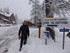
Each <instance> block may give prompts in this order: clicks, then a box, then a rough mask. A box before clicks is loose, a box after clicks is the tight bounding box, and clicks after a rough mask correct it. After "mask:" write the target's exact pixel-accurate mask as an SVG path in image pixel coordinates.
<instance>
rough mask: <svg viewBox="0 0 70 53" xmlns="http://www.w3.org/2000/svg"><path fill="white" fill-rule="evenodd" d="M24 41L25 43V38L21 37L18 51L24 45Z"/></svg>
mask: <svg viewBox="0 0 70 53" xmlns="http://www.w3.org/2000/svg"><path fill="white" fill-rule="evenodd" d="M26 41H27V37H21V42H20V50H21V48H22V45H23V44H24V45H25V44H26Z"/></svg>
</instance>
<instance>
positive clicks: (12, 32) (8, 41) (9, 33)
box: [0, 26, 70, 53]
mask: <svg viewBox="0 0 70 53" xmlns="http://www.w3.org/2000/svg"><path fill="white" fill-rule="evenodd" d="M18 29H19V26H14V27H11V28H9V29H8V30H6V32H5V33H3V34H2V35H0V53H5V51H7V50H8V51H7V53H70V39H69V38H68V37H67V36H65V49H64V50H63V49H62V37H63V35H62V34H63V33H62V32H59V28H55V31H56V42H54V41H53V40H52V39H51V38H48V39H47V45H45V38H44V37H43V36H44V34H43V31H44V28H42V30H41V38H40V39H39V38H38V29H37V28H30V36H29V38H28V41H27V44H26V45H23V47H22V50H21V51H19V46H20V40H19V39H18V36H17V35H18Z"/></svg>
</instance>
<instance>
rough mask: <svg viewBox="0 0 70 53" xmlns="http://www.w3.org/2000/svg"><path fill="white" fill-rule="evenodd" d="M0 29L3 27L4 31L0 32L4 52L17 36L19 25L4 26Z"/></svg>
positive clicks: (0, 46)
mask: <svg viewBox="0 0 70 53" xmlns="http://www.w3.org/2000/svg"><path fill="white" fill-rule="evenodd" d="M0 29H3V30H1V32H3V33H1V34H0V53H3V52H6V51H7V50H8V48H9V47H10V45H11V43H12V41H13V40H14V39H16V38H17V33H18V27H17V26H12V27H6V28H4V27H2V28H0ZM4 29H5V31H4Z"/></svg>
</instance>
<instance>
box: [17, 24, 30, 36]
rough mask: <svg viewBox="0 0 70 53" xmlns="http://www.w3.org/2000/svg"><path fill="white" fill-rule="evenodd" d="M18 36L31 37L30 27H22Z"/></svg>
mask: <svg viewBox="0 0 70 53" xmlns="http://www.w3.org/2000/svg"><path fill="white" fill-rule="evenodd" d="M18 35H19V36H20V35H21V36H23V37H27V36H29V27H28V26H26V25H22V26H21V27H20V29H19V33H18Z"/></svg>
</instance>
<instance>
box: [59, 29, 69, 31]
mask: <svg viewBox="0 0 70 53" xmlns="http://www.w3.org/2000/svg"><path fill="white" fill-rule="evenodd" d="M59 31H60V32H69V29H65V28H63V29H60V30H59Z"/></svg>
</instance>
